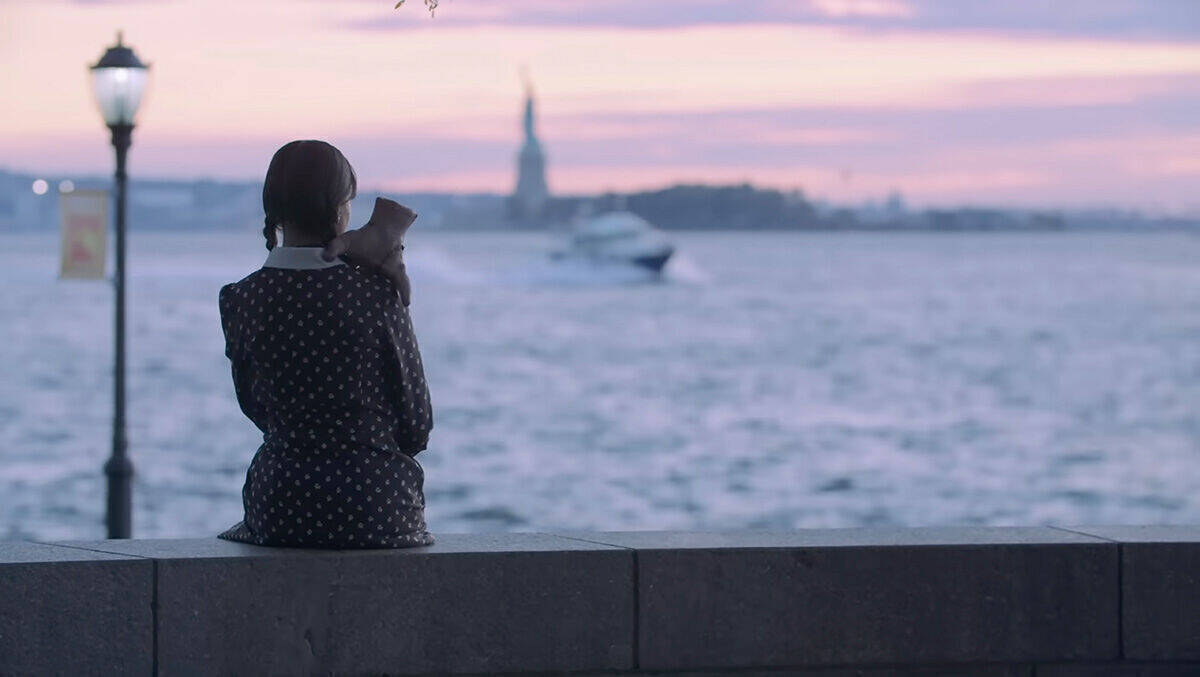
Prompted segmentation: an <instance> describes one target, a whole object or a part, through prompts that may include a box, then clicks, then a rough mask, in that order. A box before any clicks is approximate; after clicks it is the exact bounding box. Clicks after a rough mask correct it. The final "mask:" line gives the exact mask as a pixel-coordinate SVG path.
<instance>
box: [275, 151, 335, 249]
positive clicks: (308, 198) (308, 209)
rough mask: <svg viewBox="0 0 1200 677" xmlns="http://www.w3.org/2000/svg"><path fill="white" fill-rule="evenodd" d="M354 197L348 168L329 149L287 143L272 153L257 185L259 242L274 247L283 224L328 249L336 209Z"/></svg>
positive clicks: (333, 228) (333, 235) (333, 230)
mask: <svg viewBox="0 0 1200 677" xmlns="http://www.w3.org/2000/svg"><path fill="white" fill-rule="evenodd" d="M357 194H358V178H357V177H356V176H355V174H354V168H353V167H351V166H350V163H349V162H348V161H347V160H346V157H345V156H344V155H342V153H341V151H339V150H338V149H337V148H334V147H333V146H332V145H330V144H328V143H326V142H324V141H317V140H313V139H307V140H301V141H291V142H289V143H286V144H284V145H283V147H281V148H280V149H279V150H277V151H275V155H274V157H272V158H271V164H270V166H268V167H267V177H266V179H265V180H264V181H263V212H265V213H266V216H265V218H264V219H263V224H264V225H263V237H265V238H266V240H267V243H266V244H267V249H268V250H271V249H274V248H275V247H276V245H278V244H279V242H278V239H277V234H278V230H279V228H281V227H282V226H283V224H284V223H288V224H291V225H292V226H293V227H295V228H297V229H299V230H300V231H301V232H303V233H304V234H306V235H309V236H311V237H314V238H316V239H319V240H320V241H321V242H322V244H328V243H329V241H330V240H332V239H333V238H334V237H336V236H337V231H336V230H335V225H336V224H337V218H338V207H340V206H341V204H342V203H343V202H345V201H347V200H352V199H354V197H355V196H356V195H357Z"/></svg>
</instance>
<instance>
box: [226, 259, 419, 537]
mask: <svg viewBox="0 0 1200 677" xmlns="http://www.w3.org/2000/svg"><path fill="white" fill-rule="evenodd" d="M320 251H321V248H320V247H282V246H277V247H275V248H274V249H272V250H271V252H270V254H269V255H268V256H267V261H266V263H264V264H263V267H262V268H260V269H259V270H256V271H254V272H253V273H251V274H249V275H247V276H246V277H245V278H243V279H242V280H240V281H238V282H234V283H231V284H227V285H225V286H223V287H222V288H221V291H220V295H219V306H220V312H221V324H222V328H223V329H224V332H225V354H226V356H228V357H229V360H230V363H231V368H232V372H233V385H234V391H235V393H236V395H237V400H238V404H239V405H240V407H241V409H242V412H243V413H245V414H246V416H247V417H248V418H249V419H250V420H251V421H253V422H254V425H256V426H257V427H258V428H259V429H260V430H261V431H262V433H263V443H262V445H261V446H260V447H259V448H258V451H257V453H256V454H255V455H254V458H253V460H252V461H251V462H250V468H249V470H248V471H247V473H246V483H245V485H244V486H243V488H242V503H243V505H244V507H245V517H244V519H243V520H242V521H240V522H238V523H237V524H235V525H233V526H232V527H230V528H229V529H227V530H226V531H224V532H222V533H221V534H219V535H218V538H223V539H226V540H230V541H240V542H243V543H254V544H257V545H274V546H293V547H316V548H402V547H410V546H417V545H431V544H432V543H433V542H434V538H433V535H432V534H430V533H429V532H428V531H427V530H426V524H425V496H424V482H425V473H424V470H423V469H422V468H421V464H420V463H418V462H417V460H416V458H414V457H415V456H416V455H417V454H418V453H419V452H421V451H423V450H424V449H425V448H426V445H427V443H428V440H429V432H430V430H431V429H432V428H433V411H432V408H431V406H430V400H429V390H428V388H427V387H426V384H425V373H424V370H423V367H422V365H421V354H420V351H419V350H418V348H417V339H416V336H415V335H414V334H413V328H412V322H411V320H410V318H409V314H408V309H407V308H406V307H405V306H404V305H403V304H402V303H401V302H400V299H399V296H398V294H397V293H396V288H395V286H394V285H393V284H392V282H391V281H390V280H388V279H387V278H386V277H384V276H383V275H382V274H380V273H377V272H375V271H371V270H368V269H366V268H362V267H360V266H357V265H354V264H352V263H348V262H346V261H343V260H341V259H338V260H335V261H332V262H326V261H323V260H321V258H320Z"/></svg>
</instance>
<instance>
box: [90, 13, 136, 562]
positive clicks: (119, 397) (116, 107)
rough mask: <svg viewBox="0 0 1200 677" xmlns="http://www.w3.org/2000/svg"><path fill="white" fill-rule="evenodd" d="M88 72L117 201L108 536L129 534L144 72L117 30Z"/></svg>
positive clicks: (106, 518)
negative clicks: (133, 245) (132, 169)
mask: <svg viewBox="0 0 1200 677" xmlns="http://www.w3.org/2000/svg"><path fill="white" fill-rule="evenodd" d="M90 69H91V71H92V93H93V94H94V95H95V97H96V103H97V104H98V105H99V106H100V114H101V115H103V116H104V124H106V125H108V128H109V129H110V130H112V145H113V148H115V149H116V151H117V171H116V174H115V178H116V189H117V195H116V198H117V199H116V202H117V209H116V212H117V219H116V220H117V225H116V230H117V271H116V275H115V276H114V278H113V288H114V291H115V292H116V297H117V298H116V323H115V328H114V331H113V334H114V335H115V337H116V342H115V346H114V353H115V357H114V362H115V365H114V371H113V395H114V397H113V440H112V442H113V446H112V456H110V457H109V459H108V462H107V463H105V464H104V474H105V475H107V476H108V509H107V511H106V512H105V521H106V523H107V525H108V538H129V537H130V532H131V527H130V521H131V520H130V517H131V515H132V512H133V503H132V495H131V491H130V483H131V480H132V478H133V463H131V462H130V461H129V457H128V456H127V455H126V453H125V452H126V448H127V446H128V445H127V441H126V438H125V153H126V151H128V150H129V144H130V143H131V142H132V137H133V118H134V115H135V114H136V113H137V109H138V104H140V103H141V102H142V91H143V90H144V89H145V87H146V71H147V69H148V66H147V65H146V64H143V63H142V62H141V61H140V60H139V59H138V58H137V56H136V55H135V54H134V53H133V50H132V49H130V48H128V47H126V46H125V45H124V44H123V43H122V42H121V33H120V31H118V32H117V44H115V45H113V46H112V47H109V48H108V50H107V51H105V52H104V56H102V57H100V61H98V62H96V65H94V66H91V67H90Z"/></svg>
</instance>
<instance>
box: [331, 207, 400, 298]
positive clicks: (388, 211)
mask: <svg viewBox="0 0 1200 677" xmlns="http://www.w3.org/2000/svg"><path fill="white" fill-rule="evenodd" d="M416 219H417V213H416V212H414V211H413V210H411V209H409V208H408V207H405V206H404V205H402V204H400V203H399V202H396V201H395V200H389V199H387V198H385V197H377V198H375V210H374V211H372V212H371V218H370V220H368V221H367V223H366V225H364V226H363V227H361V228H357V229H355V230H347V231H346V232H344V233H342V234H341V235H339V236H337V237H335V238H334V239H332V240H330V242H329V244H328V245H326V247H325V249H324V251H322V252H321V258H323V259H324V260H326V261H332V260H334V259H335V258H337V257H338V256H341V255H343V254H345V255H346V256H347V257H349V258H350V260H352V261H354V262H356V263H360V264H362V265H365V266H367V267H368V268H371V269H374V270H377V271H379V272H380V273H383V274H384V275H386V276H387V277H388V279H390V280H391V281H392V282H393V283H394V284H395V285H396V292H397V293H398V294H399V295H400V301H401V302H402V303H404V305H405V306H407V305H408V304H409V301H410V299H411V295H412V289H411V286H410V285H409V282H408V274H407V273H406V272H405V270H404V254H403V252H404V234H405V233H407V232H408V228H409V226H411V225H412V223H413V221H415V220H416Z"/></svg>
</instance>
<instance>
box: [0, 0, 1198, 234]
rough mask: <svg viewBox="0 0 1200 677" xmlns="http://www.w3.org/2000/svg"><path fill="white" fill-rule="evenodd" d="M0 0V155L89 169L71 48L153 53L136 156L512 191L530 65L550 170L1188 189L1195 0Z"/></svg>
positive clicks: (1097, 201) (570, 178)
mask: <svg viewBox="0 0 1200 677" xmlns="http://www.w3.org/2000/svg"><path fill="white" fill-rule="evenodd" d="M394 4H395V2H394V0H238V1H233V0H86V1H85V0H0V64H2V66H3V67H2V68H0V168H7V169H10V170H20V171H30V172H46V173H60V174H61V173H109V172H111V171H112V149H111V146H109V145H108V144H109V141H108V136H107V130H105V129H104V127H103V123H102V122H101V118H100V115H99V112H98V110H97V108H96V106H95V104H94V102H93V101H92V98H91V97H92V95H91V90H90V83H89V74H88V70H87V67H88V66H89V65H90V64H92V63H95V61H96V60H97V59H98V58H99V56H100V55H101V54H102V53H103V51H104V49H105V48H106V47H107V46H109V45H111V44H113V42H114V41H115V35H116V31H117V30H118V29H122V30H123V31H124V35H125V42H126V44H128V45H131V46H132V47H133V48H134V49H135V50H136V52H137V54H138V55H139V56H140V57H141V58H142V60H143V61H146V62H148V63H150V65H151V80H150V85H149V88H148V90H147V94H146V97H145V99H144V101H143V105H142V108H141V110H140V111H139V113H138V120H137V122H138V126H137V129H136V130H135V132H134V145H133V149H132V150H131V154H130V160H129V171H130V173H131V175H141V176H146V177H150V176H154V177H177V178H192V177H197V178H198V177H209V178H218V179H245V180H261V179H262V176H263V174H264V173H265V172H266V167H267V164H268V162H269V161H270V158H271V155H272V154H273V153H274V151H275V150H276V149H277V148H278V147H279V146H281V145H283V144H284V143H286V142H288V141H290V140H292V139H299V138H315V139H324V140H326V141H329V142H330V143H332V144H334V145H335V146H337V147H338V148H340V149H341V150H342V151H343V153H345V154H346V156H347V158H348V159H349V160H350V162H351V164H352V165H353V166H354V168H355V170H356V172H357V174H358V176H359V182H360V186H363V187H376V188H384V189H389V190H399V191H407V190H438V191H494V192H508V191H510V190H511V189H512V187H513V185H514V183H515V171H514V164H515V156H516V152H517V150H518V148H519V145H520V114H521V107H522V103H523V101H522V100H523V96H524V90H523V84H522V78H521V74H520V69H521V67H522V66H523V67H524V68H525V69H526V70H527V72H528V73H529V76H530V78H531V80H532V83H533V88H534V92H535V96H536V98H537V113H538V121H537V126H538V130H539V134H540V137H541V140H542V143H543V147H544V149H545V151H546V155H547V173H548V183H549V185H550V189H551V191H552V192H555V193H560V194H580V193H596V192H601V191H605V190H632V189H653V188H659V187H664V186H667V185H670V184H673V183H678V182H689V183H696V182H704V183H731V182H738V183H740V182H743V181H747V182H750V183H754V184H758V185H762V186H770V187H777V188H781V189H793V188H799V189H801V190H803V191H804V192H805V193H806V194H808V195H809V196H810V197H814V198H821V199H826V200H831V201H834V202H845V201H854V202H857V201H862V200H868V199H873V200H878V199H882V198H884V197H885V196H886V195H888V194H889V193H891V192H892V191H899V192H900V193H901V194H903V195H904V197H905V199H906V200H907V201H908V202H909V203H910V204H913V205H947V206H948V205H962V204H976V205H998V206H1029V207H1068V208H1072V207H1132V208H1138V209H1144V210H1149V211H1157V212H1174V213H1185V212H1186V213H1193V214H1194V213H1200V196H1198V195H1197V191H1196V187H1197V185H1198V183H1200V106H1198V104H1200V2H1194V1H1193V0H1155V1H1154V2H1142V1H1140V0H1137V1H1135V0H1056V1H1055V2H1043V1H1036V0H1030V1H1028V2H1025V1H1019V0H1008V1H1006V2H990V1H983V0H980V1H973V0H751V1H736V0H603V1H600V0H442V1H441V3H440V6H439V8H438V9H437V11H436V12H435V13H433V14H432V15H431V14H430V12H428V11H427V10H426V9H425V7H424V6H423V5H422V4H421V0H407V2H406V3H405V4H404V5H403V6H402V7H400V8H399V9H394V8H393V5H394Z"/></svg>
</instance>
